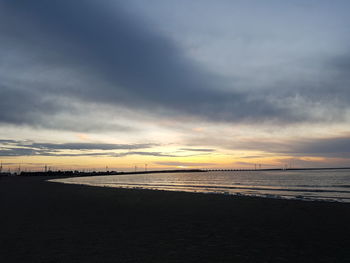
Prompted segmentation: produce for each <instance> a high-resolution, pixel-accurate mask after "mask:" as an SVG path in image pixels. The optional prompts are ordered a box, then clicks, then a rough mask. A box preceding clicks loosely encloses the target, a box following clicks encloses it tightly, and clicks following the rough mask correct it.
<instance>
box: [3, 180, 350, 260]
mask: <svg viewBox="0 0 350 263" xmlns="http://www.w3.org/2000/svg"><path fill="white" fill-rule="evenodd" d="M54 178H57V177H53V178H52V179H54ZM47 179H49V178H48V177H46V176H45V177H41V178H40V177H31V178H27V177H3V178H1V179H0V198H1V200H4V202H2V207H3V209H2V211H3V215H4V216H1V217H0V223H1V224H0V225H1V226H2V230H1V235H0V242H1V243H0V261H1V262H203V261H206V262H349V261H350V251H349V249H348V248H349V245H350V226H349V222H350V205H349V204H347V203H338V202H323V201H316V202H304V201H299V200H284V199H268V198H259V197H246V196H232V195H222V194H196V193H186V192H170V191H158V190H157V191H156V190H145V189H142V190H140V189H120V188H107V187H94V186H82V185H71V184H57V183H55V184H54V183H51V182H46V181H45V180H47Z"/></svg>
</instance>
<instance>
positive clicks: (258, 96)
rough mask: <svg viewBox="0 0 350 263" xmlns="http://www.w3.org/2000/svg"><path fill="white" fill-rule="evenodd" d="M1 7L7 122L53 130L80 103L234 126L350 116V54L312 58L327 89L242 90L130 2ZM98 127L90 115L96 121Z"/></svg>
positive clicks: (3, 115) (0, 113)
mask: <svg viewBox="0 0 350 263" xmlns="http://www.w3.org/2000/svg"><path fill="white" fill-rule="evenodd" d="M0 7H1V10H2V11H0V12H1V18H0V22H1V26H0V33H1V35H0V40H1V44H0V52H1V54H7V55H6V56H4V60H3V61H2V62H1V64H0V76H1V77H2V81H1V83H0V87H1V89H0V96H1V98H2V99H3V101H4V103H2V104H1V106H0V107H1V108H0V122H2V123H11V124H29V125H39V126H43V127H45V126H49V127H48V128H55V127H54V125H53V124H52V122H51V123H48V122H47V119H48V118H49V117H50V118H55V117H57V115H62V114H63V115H65V116H66V115H67V116H68V115H69V114H71V113H73V114H75V115H76V116H77V117H79V116H80V115H84V112H79V109H77V108H76V107H74V106H73V105H74V103H86V104H89V103H97V104H103V105H112V106H118V107H125V108H129V109H132V110H142V111H144V112H147V113H148V114H155V115H159V116H167V117H169V116H174V115H176V116H192V117H197V118H200V119H206V120H210V121H229V122H233V121H234V122H236V121H249V122H252V121H258V122H261V121H271V120H272V121H278V122H284V123H290V122H298V121H334V120H335V119H344V118H345V117H346V116H347V113H346V112H344V110H343V109H344V106H345V108H346V109H347V108H348V100H345V99H344V98H349V95H350V94H349V92H348V90H349V89H348V88H347V87H348V85H349V83H350V81H349V77H348V76H349V74H347V73H348V71H349V61H350V60H349V57H350V56H348V55H347V54H345V55H344V56H335V54H334V56H332V55H331V56H328V57H325V58H321V59H320V60H319V61H318V62H317V61H316V62H315V63H319V65H321V66H320V67H319V66H317V69H318V70H320V71H321V72H320V74H322V72H325V73H326V77H327V79H324V78H323V77H322V78H321V81H322V83H318V82H315V81H314V82H312V83H310V82H308V79H305V78H302V79H300V80H294V81H292V80H291V79H289V78H288V79H286V81H282V82H280V83H279V84H278V85H283V88H280V87H279V86H278V85H277V84H276V83H275V84H274V85H272V84H271V87H268V88H267V89H264V91H260V90H252V89H251V88H248V89H246V90H244V89H242V87H241V86H240V84H241V82H240V81H239V76H236V77H237V80H236V81H235V78H233V80H232V78H230V79H228V78H227V77H223V76H221V75H219V74H217V73H213V72H210V71H209V70H208V69H206V67H205V66H204V65H200V64H199V63H198V62H195V61H194V60H192V59H190V58H189V57H188V56H187V55H186V52H184V51H183V50H182V49H181V48H180V47H179V46H178V45H177V44H176V43H175V42H174V41H173V40H171V39H170V38H169V37H167V36H165V35H164V34H162V33H161V32H158V31H157V30H156V29H155V28H152V27H151V26H150V25H149V24H147V23H144V21H143V20H142V18H139V17H135V15H134V16H133V15H132V12H129V10H128V9H127V5H125V4H124V5H122V4H120V3H115V2H114V1H102V2H98V3H97V2H96V1H89V0H83V1H79V2H76V1H68V0H61V1H50V2H48V1H44V0H38V1H35V3H32V2H31V3H29V2H28V3H25V2H22V1H17V0H11V1H9V0H1V1H0ZM257 22H258V21H254V20H252V23H257ZM250 33H251V34H254V33H257V32H250ZM281 37H283V36H281ZM298 63H299V62H298ZM298 63H297V64H296V65H299V64H298ZM266 64H267V65H268V63H266ZM320 74H317V76H321V75H320ZM315 76H316V75H315ZM251 78H252V79H254V72H251ZM287 82H288V83H287ZM330 90H332V92H330ZM315 91H317V92H315ZM337 104H338V106H337ZM13 105H16V107H13ZM339 106H341V107H339ZM96 122H97V120H96V119H94V118H92V120H91V125H96ZM59 125H62V122H61V123H59V124H58V125H57V126H59ZM72 126H73V125H71V126H69V125H68V126H67V127H66V128H67V129H73V128H72ZM76 127H78V129H79V127H82V129H85V130H86V129H88V128H86V127H85V128H84V127H83V126H81V125H76ZM56 128H58V127H56Z"/></svg>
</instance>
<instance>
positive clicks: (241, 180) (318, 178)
mask: <svg viewBox="0 0 350 263" xmlns="http://www.w3.org/2000/svg"><path fill="white" fill-rule="evenodd" d="M50 181H54V182H62V183H69V184H86V185H93V186H107V187H123V188H145V189H156V190H168V191H185V192H201V193H221V194H234V195H249V196H263V197H271V198H290V199H303V200H328V201H341V202H350V170H321V171H288V170H287V171H252V172H248V171H246V172H203V173H163V174H138V175H113V176H91V177H76V178H67V179H53V180H50Z"/></svg>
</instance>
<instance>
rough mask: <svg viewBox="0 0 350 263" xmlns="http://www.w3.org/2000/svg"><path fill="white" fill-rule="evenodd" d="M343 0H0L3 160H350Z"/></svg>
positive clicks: (24, 164) (69, 165) (6, 163)
mask: <svg viewBox="0 0 350 263" xmlns="http://www.w3.org/2000/svg"><path fill="white" fill-rule="evenodd" d="M349 10H350V2H349V1H347V0H344V1H342V0H333V1H331V0H328V1H325V0H308V1H306V0H293V1H292V0H290V1H279V0H266V1H261V0H252V1H244V0H241V1H231V0H218V1H211V0H198V1H197V0H193V1H189V0H176V1H172V0H148V1H145V0H127V1H121V0H120V1H119V0H99V1H94V0H79V1H72V0H50V1H48V0H33V1H19V0H0V161H2V163H3V168H4V170H7V169H8V168H11V169H16V167H18V166H19V165H21V168H22V169H28V170H40V169H43V167H44V166H45V165H48V166H50V167H52V168H53V169H79V170H82V169H97V170H103V169H106V168H105V167H106V166H108V169H111V170H112V169H113V170H114V169H115V170H124V171H126V170H131V169H134V167H135V166H137V167H138V169H139V170H142V169H144V165H145V164H147V165H148V169H163V168H164V169H170V168H213V169H216V168H253V167H254V165H255V164H261V165H262V168H280V167H283V166H284V165H286V164H287V165H288V166H289V165H290V164H292V166H293V167H338V166H341V167H344V166H350V19H349Z"/></svg>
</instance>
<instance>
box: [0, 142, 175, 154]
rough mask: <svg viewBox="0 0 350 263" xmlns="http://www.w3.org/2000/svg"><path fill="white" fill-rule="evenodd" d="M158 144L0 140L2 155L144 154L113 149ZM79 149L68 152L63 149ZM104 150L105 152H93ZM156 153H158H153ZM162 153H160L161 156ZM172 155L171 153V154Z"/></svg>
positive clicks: (139, 147) (146, 147) (144, 147)
mask: <svg viewBox="0 0 350 263" xmlns="http://www.w3.org/2000/svg"><path fill="white" fill-rule="evenodd" d="M155 146H157V144H151V143H149V144H107V143H36V142H31V141H16V140H0V156H4V157H5V156H7V157H9V156H33V155H41V156H113V157H114V156H116V155H120V156H126V155H129V154H139V155H142V154H144V155H145V153H143V152H130V151H129V152H126V153H119V154H116V153H115V152H108V151H111V150H136V149H148V148H152V147H155ZM67 150H68V151H79V152H78V153H77V152H72V153H70V152H69V153H67V152H63V151H67ZM91 151H104V152H91ZM153 154H154V155H155V154H157V153H153ZM160 155H161V154H160V153H159V156H160ZM164 156H165V155H164ZM169 156H170V155H169Z"/></svg>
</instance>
